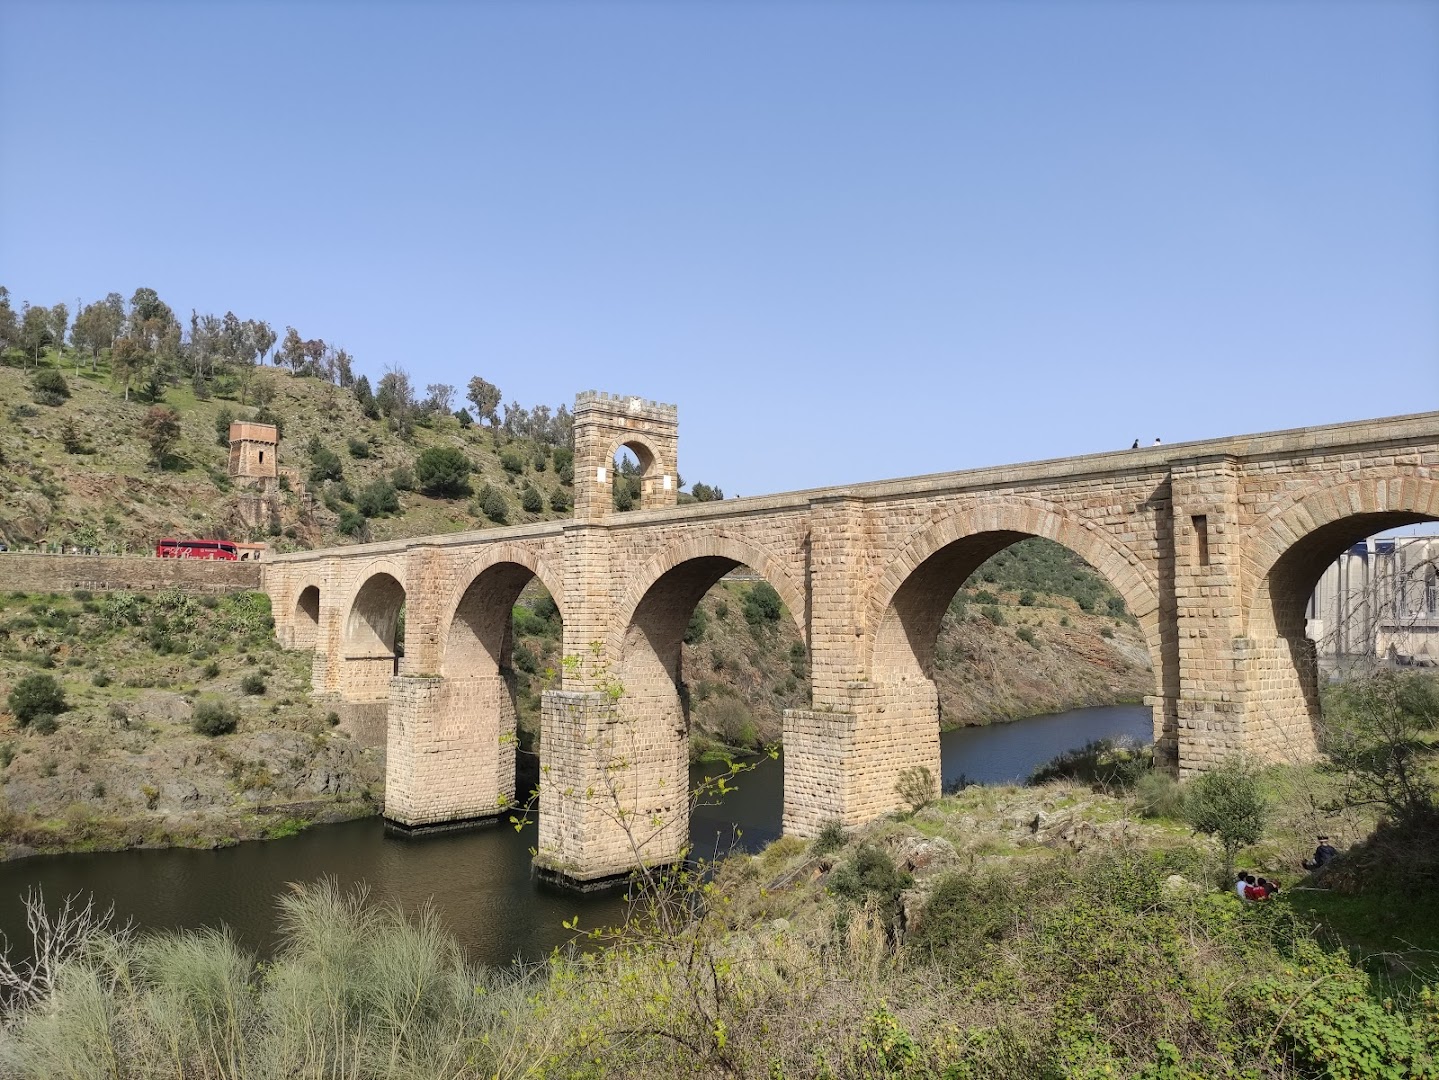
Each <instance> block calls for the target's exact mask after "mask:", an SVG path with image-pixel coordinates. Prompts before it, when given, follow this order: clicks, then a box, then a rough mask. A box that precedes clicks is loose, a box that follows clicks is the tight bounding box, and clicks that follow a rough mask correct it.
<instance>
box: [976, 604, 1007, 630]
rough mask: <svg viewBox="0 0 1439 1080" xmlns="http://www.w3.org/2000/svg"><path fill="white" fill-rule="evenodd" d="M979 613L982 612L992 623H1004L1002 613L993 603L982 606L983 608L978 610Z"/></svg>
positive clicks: (997, 624) (998, 624)
mask: <svg viewBox="0 0 1439 1080" xmlns="http://www.w3.org/2000/svg"><path fill="white" fill-rule="evenodd" d="M980 614H982V615H983V616H984V617H985V618H986V619H988V620H989V621H990V622H991V623H993V624H994V625H995V626H1003V625H1004V613H1003V612H1001V611H1000V610H999V608H997V607H995V606H994V605H993V604H990V605H989V606H988V607H986V608H984V609H983V610H982V611H981V612H980Z"/></svg>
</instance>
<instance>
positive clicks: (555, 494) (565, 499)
mask: <svg viewBox="0 0 1439 1080" xmlns="http://www.w3.org/2000/svg"><path fill="white" fill-rule="evenodd" d="M550 509H551V510H553V511H554V512H555V513H557V514H565V513H568V512H569V511H571V510H573V509H574V502H573V500H571V499H570V496H569V493H568V492H566V491H565V489H564V488H555V490H554V491H552V492H551V493H550Z"/></svg>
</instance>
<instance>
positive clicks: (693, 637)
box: [684, 605, 710, 645]
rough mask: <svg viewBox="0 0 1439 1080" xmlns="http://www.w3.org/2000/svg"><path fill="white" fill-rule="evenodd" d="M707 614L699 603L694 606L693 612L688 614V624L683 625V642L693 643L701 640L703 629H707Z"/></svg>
mask: <svg viewBox="0 0 1439 1080" xmlns="http://www.w3.org/2000/svg"><path fill="white" fill-rule="evenodd" d="M709 622H710V619H709V616H708V615H706V614H705V609H704V608H703V607H701V606H699V605H696V606H695V609H694V613H693V614H691V615H690V621H689V625H688V626H686V627H685V638H684V641H685V644H686V645H695V644H698V643H699V642H701V641H703V640H704V638H705V631H706V630H708V629H709Z"/></svg>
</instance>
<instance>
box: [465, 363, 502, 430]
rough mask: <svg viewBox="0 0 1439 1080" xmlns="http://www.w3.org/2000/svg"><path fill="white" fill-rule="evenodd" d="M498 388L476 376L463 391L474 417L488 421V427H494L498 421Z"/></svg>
mask: <svg viewBox="0 0 1439 1080" xmlns="http://www.w3.org/2000/svg"><path fill="white" fill-rule="evenodd" d="M500 396H501V395H500V388H499V387H498V386H496V385H495V384H494V383H492V382H487V381H486V380H484V379H483V378H481V377H480V376H478V375H476V376H475V377H474V378H473V379H471V380H470V385H469V387H468V389H466V391H465V397H466V398H467V399H468V400H469V401H470V403H471V404H472V405H474V407H475V415H476V416H478V417H479V418H480V419H481V420H488V421H489V422H490V427H495V426H496V425H497V424H498V423H499V422H500V421H499V415H498V413H497V410H498V409H499V407H500Z"/></svg>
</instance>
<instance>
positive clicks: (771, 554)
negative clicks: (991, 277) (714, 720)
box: [263, 394, 1439, 883]
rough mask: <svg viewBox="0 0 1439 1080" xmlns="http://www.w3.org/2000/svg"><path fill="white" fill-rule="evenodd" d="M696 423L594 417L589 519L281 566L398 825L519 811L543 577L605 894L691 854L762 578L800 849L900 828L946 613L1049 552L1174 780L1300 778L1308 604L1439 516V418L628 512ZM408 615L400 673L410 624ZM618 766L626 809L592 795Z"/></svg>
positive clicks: (277, 584)
mask: <svg viewBox="0 0 1439 1080" xmlns="http://www.w3.org/2000/svg"><path fill="white" fill-rule="evenodd" d="M675 416H676V414H675V411H674V409H673V407H672V406H663V405H658V404H656V403H654V402H647V401H644V400H642V399H639V398H626V397H622V396H618V395H615V396H611V395H595V394H588V395H581V399H579V400H577V403H576V409H575V417H576V423H575V446H576V457H575V496H576V512H575V516H574V517H573V518H572V519H568V520H564V521H547V522H536V523H533V524H522V525H512V526H507V527H504V528H498V529H485V530H480V531H475V532H469V533H458V534H452V535H447V536H436V537H426V538H422V539H417V540H412V541H393V542H389V543H384V544H370V545H362V546H357V547H353V548H342V549H337V550H333V551H317V552H297V553H294V554H289V555H280V556H277V557H275V558H273V559H270V560H268V561H267V562H266V563H265V564H264V565H263V573H264V580H265V588H266V590H267V591H268V592H269V593H270V595H271V597H272V600H273V602H274V610H275V612H276V623H277V634H279V636H280V640H281V641H282V642H284V643H286V644H288V645H292V646H296V647H304V646H305V645H306V644H307V643H310V642H313V647H314V650H315V658H314V665H313V669H312V670H313V673H314V676H313V683H314V688H315V690H316V691H317V692H320V693H329V694H334V695H336V696H339V697H341V698H350V699H356V698H365V699H368V700H371V701H372V702H373V703H374V704H375V707H377V708H383V709H385V710H386V712H387V718H386V722H387V732H388V735H387V740H386V742H387V746H388V754H387V796H386V807H385V813H386V816H387V817H388V818H390V819H391V820H394V821H397V822H400V823H402V824H406V825H427V824H437V823H442V822H449V821H459V820H468V819H470V818H473V817H484V816H493V815H494V814H495V813H496V812H499V811H500V808H501V805H502V804H504V803H505V802H506V801H507V800H508V799H510V798H512V797H513V794H514V792H513V789H512V787H507V786H506V779H505V778H506V774H507V773H509V774H511V775H512V769H511V767H510V764H509V761H510V759H507V758H506V757H505V755H506V754H511V755H512V753H513V746H512V738H509V734H508V733H509V732H510V731H511V730H512V717H513V697H512V695H511V694H510V693H509V691H508V688H507V685H506V668H507V665H508V649H509V647H510V646H509V643H508V635H509V632H510V631H509V614H510V611H511V608H512V605H513V603H514V600H515V597H517V596H518V595H519V590H520V589H521V588H523V585H524V583H525V582H528V581H530V580H532V579H534V578H539V579H540V580H541V581H542V582H543V583H544V585H545V587H546V588H547V589H548V590H549V591H550V594H551V595H552V596H553V597H554V599H555V601H556V603H557V605H559V607H560V609H561V612H562V617H563V623H564V629H563V638H564V642H563V650H564V653H565V654H566V655H567V656H572V657H576V658H579V660H580V662H579V663H578V664H577V665H576V666H575V667H573V668H572V669H570V670H568V671H566V673H565V675H564V678H563V681H562V683H561V684H559V685H555V686H553V687H552V688H551V689H549V690H547V691H546V692H545V694H544V698H543V704H542V731H541V757H542V768H543V775H544V777H545V779H544V781H543V782H542V795H541V813H540V826H541V840H542V842H541V844H540V849H541V850H540V854H539V856H538V859H537V861H538V862H539V863H540V865H541V866H542V868H544V869H545V870H547V871H548V872H549V873H551V874H553V875H554V876H557V877H560V878H562V879H564V880H566V881H569V882H571V883H584V882H592V881H595V880H601V879H604V878H606V877H608V876H611V875H613V874H615V873H619V872H621V871H623V870H624V869H625V868H626V867H627V866H628V865H632V864H633V861H634V860H635V859H636V858H643V859H644V860H646V861H658V860H662V859H665V858H671V857H675V856H676V855H678V853H679V852H680V849H681V847H682V838H681V835H680V834H681V831H682V830H680V829H679V828H676V827H673V824H674V815H675V814H677V813H679V812H680V807H681V804H682V802H683V790H682V789H683V787H684V783H685V779H684V768H683V759H682V756H681V749H682V743H683V736H684V732H683V728H684V702H683V697H682V690H683V672H682V671H681V670H680V668H679V657H680V653H679V650H678V647H677V644H676V642H677V640H678V637H679V636H680V635H682V633H683V630H684V627H685V625H686V624H687V623H688V620H689V617H690V613H691V612H692V610H693V606H694V603H695V602H696V601H697V600H698V599H699V597H700V596H701V595H703V593H704V591H705V590H706V589H707V588H709V586H710V585H712V584H713V583H714V581H715V580H718V578H719V577H721V576H723V574H724V573H726V572H727V571H728V570H729V569H730V568H732V567H734V566H736V565H741V564H742V565H745V566H748V567H750V568H751V569H753V570H754V571H755V572H756V573H758V574H759V575H760V576H762V577H763V578H764V579H765V580H766V581H768V582H769V583H770V584H771V585H772V586H773V587H774V588H775V590H776V591H777V592H778V593H779V594H780V597H781V599H782V600H783V602H784V604H785V606H786V607H787V608H788V609H789V611H790V613H791V615H792V617H793V618H794V619H795V620H796V622H797V624H798V625H799V626H800V629H801V633H802V635H803V637H804V640H805V643H806V645H807V646H808V652H809V663H810V673H811V692H812V700H811V702H810V705H809V707H808V708H804V709H793V710H789V711H788V712H787V713H786V715H785V719H784V740H785V784H784V788H785V796H784V798H785V811H784V827H785V830H786V831H787V832H789V833H792V834H796V835H813V834H814V833H815V832H816V831H817V830H818V829H819V828H820V826H821V825H822V824H823V823H824V822H825V821H827V820H831V819H839V820H842V821H844V822H846V823H848V824H857V823H859V822H862V821H865V820H868V819H870V818H873V817H875V816H876V815H879V814H883V813H887V812H889V811H891V810H894V809H896V808H898V805H899V798H898V795H897V794H896V792H895V791H894V778H895V777H896V775H897V774H898V772H900V771H902V770H903V769H904V768H906V767H909V766H912V765H914V764H927V765H930V766H931V767H932V768H934V769H935V771H936V772H937V764H938V763H937V759H936V754H935V749H934V748H935V745H936V740H935V734H937V730H938V715H937V703H936V699H935V694H934V689H933V683H932V681H931V679H930V674H931V660H932V655H933V644H934V634H935V632H936V631H937V629H938V623H939V619H940V618H941V617H942V615H943V612H944V609H945V607H947V605H948V602H949V599H950V597H951V596H952V595H953V592H954V590H955V588H956V587H957V586H958V585H959V584H960V583H961V582H962V581H963V579H964V577H966V576H967V575H968V573H969V572H970V571H971V570H973V568H974V567H976V566H978V565H979V564H980V563H981V562H983V560H984V559H985V558H986V557H988V556H989V555H991V554H993V553H994V552H996V551H999V550H1001V549H1002V548H1004V547H1006V546H1008V545H1009V544H1011V543H1013V542H1015V541H1016V540H1019V539H1021V538H1023V537H1027V536H1042V537H1046V538H1047V539H1050V540H1053V541H1055V542H1057V543H1059V544H1062V545H1064V546H1065V547H1067V548H1069V549H1070V550H1072V551H1074V552H1075V553H1077V554H1078V555H1079V556H1081V557H1082V558H1084V559H1085V560H1086V561H1087V562H1089V563H1090V565H1092V566H1093V567H1094V568H1095V569H1096V570H1097V571H1098V572H1099V573H1100V574H1101V575H1103V576H1104V577H1105V578H1107V579H1108V580H1109V582H1110V584H1111V585H1112V586H1113V587H1114V588H1115V589H1116V591H1118V592H1119V594H1120V595H1121V596H1123V597H1124V599H1125V602H1126V605H1127V607H1128V609H1129V611H1130V613H1131V614H1132V615H1133V616H1134V617H1135V618H1136V619H1137V620H1138V622H1139V624H1140V626H1141V627H1142V629H1143V633H1144V637H1145V641H1146V644H1147V646H1148V651H1149V654H1150V657H1151V659H1152V661H1153V665H1154V669H1155V689H1154V694H1153V696H1152V697H1151V698H1149V699H1148V701H1149V703H1150V704H1151V705H1152V707H1153V710H1154V724H1155V732H1156V737H1157V741H1158V750H1159V754H1160V757H1161V760H1163V761H1164V762H1165V763H1166V764H1167V765H1168V767H1170V768H1171V769H1173V770H1175V771H1177V772H1178V773H1180V774H1189V773H1194V772H1197V771H1200V770H1203V769H1205V768H1208V767H1211V766H1212V765H1214V764H1216V763H1218V762H1220V761H1223V760H1225V759H1226V758H1229V757H1232V756H1234V755H1236V754H1238V755H1245V756H1249V757H1253V758H1257V759H1262V760H1274V759H1276V758H1283V757H1302V756H1304V755H1306V754H1310V753H1312V752H1313V738H1312V727H1311V725H1312V719H1313V707H1312V698H1313V690H1314V684H1313V679H1312V676H1310V675H1308V674H1306V673H1307V672H1308V671H1309V670H1310V669H1309V668H1307V667H1306V666H1305V665H1306V663H1307V660H1306V656H1307V655H1308V654H1307V651H1306V650H1307V646H1306V643H1305V639H1304V638H1303V625H1302V617H1301V616H1302V597H1303V596H1305V595H1307V590H1308V589H1309V588H1310V587H1312V585H1313V580H1314V579H1315V578H1317V577H1318V574H1319V571H1320V569H1322V566H1323V564H1324V563H1325V562H1326V561H1327V560H1329V559H1331V558H1332V557H1333V556H1334V555H1335V554H1336V553H1337V552H1338V551H1340V550H1341V549H1342V548H1343V547H1344V546H1345V545H1346V544H1348V543H1351V542H1352V541H1353V540H1356V539H1358V538H1360V537H1363V536H1366V535H1370V534H1372V533H1373V532H1374V531H1376V530H1379V529H1384V528H1388V527H1390V526H1392V525H1398V524H1404V523H1407V522H1411V521H1422V520H1432V519H1435V518H1436V517H1439V497H1436V491H1435V488H1436V483H1439V473H1436V470H1439V413H1426V414H1421V415H1417V416H1409V417H1394V418H1390V419H1384V420H1375V421H1366V422H1360V423H1353V424H1338V425H1332V426H1328V427H1319V428H1305V429H1298V430H1295V431H1285V432H1273V433H1269V434H1263V435H1250V436H1235V437H1232V438H1224V439H1214V440H1209V441H1206V442H1200V443H1188V444H1184V443H1180V444H1170V445H1165V446H1162V447H1145V448H1139V449H1133V450H1119V451H1115V452H1111V453H1105V454H1094V455H1088V456H1085V457H1080V458H1070V459H1064V460H1060V461H1047V462H1035V463H1030V464H1024V465H1010V466H1000V467H994V468H986V469H975V470H970V471H966V472H956V473H941V474H936V475H933V476H926V477H917V478H912V479H907V480H895V481H881V482H875V483H866V484H856V485H850V486H847V487H841V488H827V489H820V490H815V491H806V492H795V493H792V494H782V495H770V496H762V497H757V498H746V499H732V500H726V501H724V502H711V503H700V504H690V505H683V506H681V505H673V499H672V498H670V499H669V500H668V503H667V501H666V498H665V495H666V494H667V489H666V488H665V487H664V485H663V483H662V481H659V482H657V485H656V488H657V490H655V491H654V492H653V494H654V495H655V499H654V500H653V501H652V502H645V503H644V505H643V506H642V508H641V509H639V510H637V511H635V512H633V513H625V514H617V513H615V512H614V508H613V504H612V501H611V500H610V498H609V490H610V489H609V484H608V482H607V475H608V473H607V471H606V470H608V469H609V468H610V466H611V464H612V460H613V458H612V455H613V452H614V448H615V447H616V446H618V445H622V444H625V443H629V442H640V443H641V444H643V445H647V446H649V447H650V448H651V453H652V454H653V456H654V462H655V463H656V464H657V466H658V468H659V469H660V470H673V469H675V468H676V467H677V458H676V457H675V454H674V447H675V445H676V444H675V441H674V440H675V432H676V430H677V429H676V426H675ZM667 475H670V473H669V472H665V471H660V472H657V473H656V478H659V477H663V476H667ZM675 475H676V476H677V473H676V474H675ZM668 494H670V495H672V494H673V488H672V487H671V488H670V489H668ZM312 588H313V589H314V590H315V592H313V593H312V592H310V591H309V590H311V589H312ZM401 601H403V602H404V603H405V610H406V623H407V625H406V642H405V644H406V647H405V653H404V656H403V659H402V660H401V661H400V663H399V670H398V673H396V672H395V656H394V653H395V650H394V648H393V634H392V633H391V623H390V621H389V619H390V613H392V612H395V611H397V609H398V604H399V603H400V602H401ZM1306 679H1308V680H1309V681H1307V682H1306V681H1305V680H1306ZM614 683H619V684H621V685H623V687H624V689H623V692H622V693H621V694H619V695H618V696H617V697H616V696H612V695H610V694H608V693H607V692H606V691H607V690H608V689H609V688H610V686H611V685H612V684H614ZM386 694H387V695H388V696H387V698H386ZM624 724H630V725H631V727H632V728H633V729H634V731H635V732H636V735H635V738H636V741H635V742H634V744H633V745H632V746H630V747H629V748H628V749H626V750H625V752H624V754H623V755H620V754H617V753H615V752H614V750H615V746H614V744H613V740H612V739H611V735H612V733H613V732H614V731H615V730H617V725H619V726H623V725H624ZM507 739H509V742H508V743H507ZM606 739H611V741H610V742H609V743H606ZM617 766H618V767H619V769H620V771H621V772H624V775H625V780H624V783H625V785H627V790H628V792H629V793H630V795H631V796H632V797H633V806H632V807H611V806H601V805H598V802H597V800H596V798H595V795H594V793H595V792H597V791H602V790H604V789H605V787H606V785H607V784H608V783H610V782H611V781H612V779H613V777H614V776H615V775H616V767H617ZM546 785H548V794H546V793H545V790H544V789H545V788H546ZM619 810H624V811H625V812H627V813H628V812H632V811H639V810H643V811H647V812H651V813H650V814H649V816H650V817H653V818H654V819H656V820H660V819H663V820H664V821H665V822H668V823H669V825H668V826H667V827H658V826H657V827H656V828H655V829H654V830H652V833H653V834H652V835H651V836H650V837H649V840H648V841H647V843H648V844H649V846H647V847H646V848H645V849H644V851H643V852H642V853H641V854H638V855H637V854H636V853H635V852H634V851H633V850H619V849H618V848H617V847H616V845H615V843H614V839H615V830H614V823H613V818H614V814H615V813H616V812H617V811H619ZM637 816H645V814H638V815H637ZM547 823H548V824H547Z"/></svg>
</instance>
